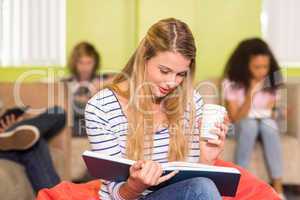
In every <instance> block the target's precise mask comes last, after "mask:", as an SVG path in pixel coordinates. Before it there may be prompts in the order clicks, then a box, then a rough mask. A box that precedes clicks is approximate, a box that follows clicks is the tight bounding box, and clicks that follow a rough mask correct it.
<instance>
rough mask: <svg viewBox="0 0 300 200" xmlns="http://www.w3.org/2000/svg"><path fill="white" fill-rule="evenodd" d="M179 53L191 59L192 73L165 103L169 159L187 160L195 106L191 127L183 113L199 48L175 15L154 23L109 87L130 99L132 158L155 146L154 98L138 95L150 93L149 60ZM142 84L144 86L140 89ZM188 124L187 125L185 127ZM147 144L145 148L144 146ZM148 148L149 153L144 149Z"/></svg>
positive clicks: (128, 147) (129, 151)
mask: <svg viewBox="0 0 300 200" xmlns="http://www.w3.org/2000/svg"><path fill="white" fill-rule="evenodd" d="M166 51H172V52H178V53H180V54H181V55H183V56H184V57H185V58H187V59H190V60H191V63H190V66H189V73H188V74H187V76H186V77H185V78H184V81H183V82H182V83H181V85H180V86H178V89H176V90H175V91H173V92H172V94H169V95H168V98H166V100H165V101H164V102H163V106H164V109H165V110H166V116H167V123H168V125H169V127H170V126H174V128H172V129H170V128H169V131H170V142H169V152H168V160H169V161H174V160H184V159H185V158H186V156H187V153H188V145H189V141H190V140H189V138H190V135H191V134H193V133H192V130H193V127H194V120H192V119H194V118H195V117H194V116H195V114H194V110H195V109H194V105H193V103H192V104H191V106H189V110H190V112H189V113H190V116H188V118H189V119H190V120H189V122H190V123H189V127H188V128H187V127H186V126H185V125H184V124H183V122H184V119H183V117H184V112H185V110H186V109H187V108H188V102H193V99H192V96H193V90H192V88H193V87H192V84H193V83H192V81H193V79H194V73H195V56H196V47H195V42H194V38H193V35H192V33H191V31H190V29H189V27H188V26H187V25H186V24H185V23H184V22H182V21H180V20H178V19H174V18H168V19H163V20H160V21H158V22H157V23H155V24H154V25H152V27H151V28H150V29H149V30H148V32H147V34H146V36H145V37H144V38H143V40H142V41H141V42H140V44H139V46H138V48H137V50H136V51H135V53H134V54H133V55H132V56H131V58H130V59H129V61H128V63H127V64H126V66H125V67H124V69H123V70H122V72H121V73H120V74H118V75H117V76H116V77H115V78H114V80H113V81H112V84H111V85H108V86H107V87H108V88H110V89H112V90H114V91H115V92H116V93H117V94H119V95H121V96H123V97H125V98H127V99H128V102H129V103H128V105H129V107H128V134H127V144H126V155H127V157H128V158H130V159H133V160H140V159H145V158H144V154H145V153H147V154H148V155H152V146H153V134H154V130H153V128H151V127H153V113H151V111H152V105H153V99H142V100H141V99H140V98H138V96H140V95H143V96H151V90H150V86H149V85H145V81H146V80H145V79H146V77H145V72H146V61H147V60H149V59H150V58H152V57H154V56H155V55H156V54H157V52H166ZM126 80H127V81H128V83H129V87H128V90H127V91H121V90H120V89H119V88H118V87H117V84H118V83H121V82H123V81H126ZM141 85H144V87H142V88H140V89H138V90H137V88H139V87H140V86H141ZM184 126H185V127H184ZM149 127H150V128H149ZM145 147H146V148H145ZM145 150H146V151H149V152H145Z"/></svg>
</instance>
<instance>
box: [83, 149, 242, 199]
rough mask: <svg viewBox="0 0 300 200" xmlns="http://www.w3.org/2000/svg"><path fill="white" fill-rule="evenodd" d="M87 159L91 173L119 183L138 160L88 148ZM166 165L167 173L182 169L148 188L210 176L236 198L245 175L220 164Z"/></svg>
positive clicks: (165, 171) (223, 193)
mask: <svg viewBox="0 0 300 200" xmlns="http://www.w3.org/2000/svg"><path fill="white" fill-rule="evenodd" d="M83 159H84V161H85V163H86V166H87V168H88V170H89V173H90V174H91V175H92V176H93V177H96V178H100V179H104V180H108V181H116V182H120V181H126V180H127V178H128V177H129V168H130V166H131V165H132V164H133V163H134V162H135V161H133V160H128V159H124V158H117V157H113V156H109V155H103V154H99V153H95V152H92V151H85V152H84V153H83ZM162 168H163V170H164V173H170V172H172V171H174V170H178V171H179V172H178V173H177V174H176V175H175V176H174V177H172V178H171V179H169V180H168V181H165V182H163V183H161V184H159V185H157V186H154V187H150V188H148V190H152V191H155V190H158V189H160V188H162V187H165V186H167V185H169V184H173V183H176V182H178V181H182V180H186V179H189V178H194V177H206V178H209V179H211V180H212V181H213V182H214V183H215V184H216V186H217V188H218V190H219V192H220V194H221V195H222V196H231V197H234V196H235V194H236V191H237V187H238V184H239V180H240V176H241V175H240V172H239V170H237V169H235V168H230V167H218V166H211V165H204V164H200V163H188V162H169V163H163V164H162Z"/></svg>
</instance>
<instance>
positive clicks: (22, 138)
mask: <svg viewBox="0 0 300 200" xmlns="http://www.w3.org/2000/svg"><path fill="white" fill-rule="evenodd" d="M39 137H40V132H39V130H38V129H37V128H36V127H34V126H30V125H22V126H18V127H17V128H15V129H14V130H12V131H9V132H4V133H0V151H10V150H26V149H29V148H30V147H32V146H33V145H34V144H35V143H36V142H37V141H38V139H39Z"/></svg>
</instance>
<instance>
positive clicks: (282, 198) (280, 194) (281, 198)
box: [278, 193, 287, 200]
mask: <svg viewBox="0 0 300 200" xmlns="http://www.w3.org/2000/svg"><path fill="white" fill-rule="evenodd" d="M278 196H279V199H280V200H287V198H286V196H285V195H284V194H283V193H279V194H278Z"/></svg>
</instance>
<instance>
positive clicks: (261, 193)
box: [37, 160, 279, 200]
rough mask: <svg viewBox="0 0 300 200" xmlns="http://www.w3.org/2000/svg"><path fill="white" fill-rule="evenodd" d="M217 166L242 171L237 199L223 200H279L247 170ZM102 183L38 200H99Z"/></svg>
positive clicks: (63, 188)
mask: <svg viewBox="0 0 300 200" xmlns="http://www.w3.org/2000/svg"><path fill="white" fill-rule="evenodd" d="M216 165H217V166H224V167H234V168H237V169H239V170H240V172H241V179H240V183H239V186H238V189H237V193H236V196H235V197H223V200H279V197H278V195H277V194H276V192H275V191H274V190H273V188H272V187H271V186H269V185H268V184H267V183H265V182H263V181H261V180H259V179H258V178H256V177H255V176H254V175H252V174H250V173H249V172H248V171H247V170H245V169H243V168H241V167H239V166H237V165H234V164H233V163H230V162H225V161H221V160H218V161H217V163H216ZM100 185H101V183H100V181H99V180H94V181H90V182H88V183H83V184H74V183H71V182H62V183H60V184H58V185H57V186H55V187H53V188H51V189H43V190H41V191H40V192H39V193H38V197H37V200H99V198H98V191H99V188H100Z"/></svg>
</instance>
